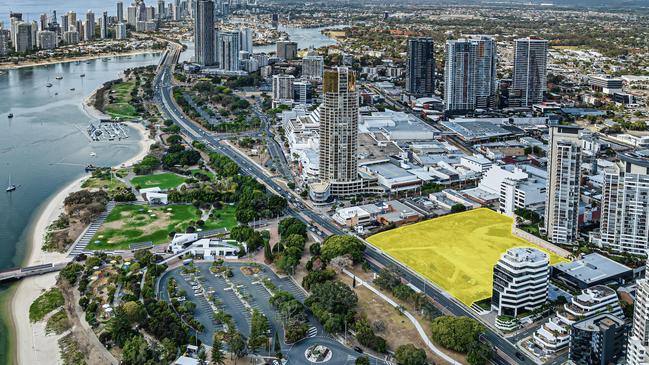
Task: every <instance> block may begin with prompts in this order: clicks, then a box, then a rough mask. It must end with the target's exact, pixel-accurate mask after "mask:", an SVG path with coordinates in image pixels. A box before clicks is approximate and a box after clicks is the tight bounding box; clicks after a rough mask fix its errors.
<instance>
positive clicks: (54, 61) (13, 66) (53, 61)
mask: <svg viewBox="0 0 649 365" xmlns="http://www.w3.org/2000/svg"><path fill="white" fill-rule="evenodd" d="M162 52H163V50H159V49H145V50H137V51H130V52H122V53H118V52H111V53H101V54H93V55H87V56H80V57H64V58H53V59H47V60H43V61H27V62H21V63H19V64H14V63H0V70H15V69H19V68H26V67H35V66H46V65H56V64H58V63H68V62H77V61H84V62H85V61H90V60H95V59H99V58H105V57H121V56H137V55H141V54H149V53H162Z"/></svg>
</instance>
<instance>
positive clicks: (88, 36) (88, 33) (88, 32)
mask: <svg viewBox="0 0 649 365" xmlns="http://www.w3.org/2000/svg"><path fill="white" fill-rule="evenodd" d="M83 27H84V28H83V40H84V41H94V40H95V13H93V12H92V11H90V10H88V12H87V13H86V21H85V22H84V23H83Z"/></svg>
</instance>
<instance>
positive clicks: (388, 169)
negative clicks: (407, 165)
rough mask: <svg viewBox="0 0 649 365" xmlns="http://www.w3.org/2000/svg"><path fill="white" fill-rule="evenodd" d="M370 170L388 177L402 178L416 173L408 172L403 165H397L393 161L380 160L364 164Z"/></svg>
mask: <svg viewBox="0 0 649 365" xmlns="http://www.w3.org/2000/svg"><path fill="white" fill-rule="evenodd" d="M363 167H364V168H366V169H367V170H368V171H371V172H373V173H375V174H377V175H380V176H383V177H384V178H386V179H401V178H410V177H413V176H414V175H413V174H411V173H410V172H408V170H406V169H404V168H403V167H400V166H397V165H395V164H393V163H391V162H379V163H373V164H368V165H363Z"/></svg>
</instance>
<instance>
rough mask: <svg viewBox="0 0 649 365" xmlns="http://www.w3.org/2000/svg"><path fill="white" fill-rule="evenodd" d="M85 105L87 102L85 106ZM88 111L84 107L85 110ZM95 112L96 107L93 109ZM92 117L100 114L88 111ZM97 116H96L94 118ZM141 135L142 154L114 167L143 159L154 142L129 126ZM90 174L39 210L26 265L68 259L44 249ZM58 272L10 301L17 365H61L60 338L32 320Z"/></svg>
mask: <svg viewBox="0 0 649 365" xmlns="http://www.w3.org/2000/svg"><path fill="white" fill-rule="evenodd" d="M84 104H85V103H84ZM84 109H85V108H84ZM91 109H93V108H91ZM85 110H86V111H87V112H88V114H90V115H93V114H94V113H95V112H96V113H98V111H96V110H94V111H92V110H88V109H85ZM93 116H94V115H93ZM128 125H130V126H131V127H133V128H134V129H136V130H137V131H138V133H139V134H140V139H139V152H138V153H137V154H136V155H135V156H133V157H132V158H130V159H129V160H127V161H125V162H123V163H122V164H120V165H118V166H115V167H118V168H119V167H128V166H131V165H133V164H135V163H137V162H139V161H140V160H142V158H144V157H145V156H146V155H147V153H148V152H149V149H150V147H151V145H152V144H153V143H155V141H154V140H153V139H151V138H149V133H148V131H147V130H146V128H144V126H143V125H142V124H140V123H128ZM88 176H89V175H84V176H82V177H80V178H78V179H77V180H75V181H74V182H72V183H70V184H69V185H68V186H66V187H64V188H63V189H61V190H60V191H59V192H57V193H56V194H55V195H54V196H52V197H51V198H50V199H49V200H47V201H46V202H45V203H44V204H43V205H42V206H41V208H40V209H39V211H40V214H39V216H38V218H37V219H36V220H35V222H34V224H33V225H32V228H31V231H30V233H29V237H30V240H29V241H30V242H31V246H30V247H29V250H28V252H29V253H28V255H27V257H26V259H25V261H24V262H23V266H31V265H37V264H43V263H50V262H53V263H56V262H62V261H66V260H68V258H67V256H66V254H62V253H57V252H45V251H43V250H42V249H41V247H42V246H43V243H44V240H45V233H46V232H47V227H48V226H49V225H50V224H51V222H52V221H53V220H55V219H56V218H58V216H59V215H60V214H61V212H62V211H63V201H64V200H65V198H66V197H67V196H68V195H69V194H70V193H72V192H75V191H78V190H81V184H82V183H83V181H84V180H85V179H87V178H88ZM57 275H58V274H57V273H52V274H48V275H42V276H36V277H31V278H26V279H23V280H22V281H20V283H18V285H17V287H16V289H15V291H14V293H13V296H12V298H11V304H10V311H11V320H12V324H13V328H14V329H15V335H16V336H15V344H16V348H17V349H16V354H15V355H16V360H17V363H18V364H59V363H61V357H60V354H59V347H58V339H59V338H60V337H61V336H56V335H46V334H45V322H39V323H31V322H30V321H29V306H30V305H31V304H32V302H33V301H34V300H35V299H36V298H37V297H38V296H39V295H40V294H41V293H42V292H43V291H45V290H47V289H48V288H51V287H53V286H54V285H55V284H56V277H57Z"/></svg>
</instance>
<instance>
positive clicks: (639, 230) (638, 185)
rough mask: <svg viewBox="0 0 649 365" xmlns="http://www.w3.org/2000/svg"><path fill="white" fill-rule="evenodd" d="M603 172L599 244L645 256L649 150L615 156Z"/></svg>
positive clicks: (648, 224) (648, 232)
mask: <svg viewBox="0 0 649 365" xmlns="http://www.w3.org/2000/svg"><path fill="white" fill-rule="evenodd" d="M618 157H619V161H618V162H617V163H616V164H615V166H613V167H611V168H608V169H606V170H605V171H604V184H603V185H602V217H601V224H600V244H601V245H603V246H606V247H609V248H611V249H612V250H613V251H615V252H619V253H624V252H628V253H631V254H633V255H641V256H645V255H647V249H649V222H648V220H649V150H639V151H634V152H625V153H621V154H619V155H618Z"/></svg>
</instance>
